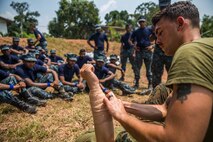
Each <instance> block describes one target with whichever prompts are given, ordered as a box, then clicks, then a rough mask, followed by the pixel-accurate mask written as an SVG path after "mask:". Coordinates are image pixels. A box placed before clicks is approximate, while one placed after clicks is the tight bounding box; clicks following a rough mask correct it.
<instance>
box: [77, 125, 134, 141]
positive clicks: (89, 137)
mask: <svg viewBox="0 0 213 142" xmlns="http://www.w3.org/2000/svg"><path fill="white" fill-rule="evenodd" d="M114 135H115V136H117V137H116V138H115V142H137V141H136V140H135V139H134V138H133V137H132V136H130V135H128V133H127V132H126V131H125V130H124V128H123V127H116V128H115V129H114ZM75 142H96V136H95V130H94V129H90V130H88V131H87V132H85V133H83V134H82V135H80V136H79V137H78V138H77V139H76V141H75Z"/></svg>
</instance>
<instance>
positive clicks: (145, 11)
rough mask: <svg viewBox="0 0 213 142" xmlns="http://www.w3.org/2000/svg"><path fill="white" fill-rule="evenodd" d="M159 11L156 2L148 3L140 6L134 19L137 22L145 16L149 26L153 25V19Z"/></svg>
mask: <svg viewBox="0 0 213 142" xmlns="http://www.w3.org/2000/svg"><path fill="white" fill-rule="evenodd" d="M158 11H159V7H158V5H157V4H155V3H154V2H146V3H142V4H140V5H139V6H138V7H136V9H135V12H134V18H135V20H138V18H139V17H140V16H145V18H146V20H147V25H151V24H152V23H151V20H152V17H153V16H154V15H155V13H157V12H158Z"/></svg>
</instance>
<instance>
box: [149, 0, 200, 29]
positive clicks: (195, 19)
mask: <svg viewBox="0 0 213 142" xmlns="http://www.w3.org/2000/svg"><path fill="white" fill-rule="evenodd" d="M178 16H182V17H184V18H185V19H189V20H190V21H191V24H192V27H195V28H200V25H199V24H200V18H199V11H198V9H197V7H196V6H195V5H194V4H192V3H191V2H190V1H179V2H176V3H173V4H172V5H169V6H167V7H166V8H165V9H163V10H162V11H160V12H158V13H157V14H156V15H155V16H154V17H153V18H152V24H153V25H154V26H155V25H156V24H157V23H158V22H159V21H160V20H161V19H162V18H166V19H169V20H171V21H175V20H176V19H177V18H178Z"/></svg>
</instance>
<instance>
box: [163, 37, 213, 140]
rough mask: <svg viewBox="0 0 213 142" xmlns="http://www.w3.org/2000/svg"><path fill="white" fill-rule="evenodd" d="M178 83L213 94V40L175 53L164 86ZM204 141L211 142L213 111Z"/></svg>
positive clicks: (202, 41)
mask: <svg viewBox="0 0 213 142" xmlns="http://www.w3.org/2000/svg"><path fill="white" fill-rule="evenodd" d="M180 83H190V84H195V85H199V86H202V87H205V88H207V89H209V90H210V91H212V92H213V38H201V39H198V40H195V41H193V42H191V43H188V44H184V45H182V46H181V47H180V48H179V49H178V50H177V51H176V53H175V55H174V58H173V61H172V65H171V67H170V70H169V73H168V80H167V82H166V85H167V86H172V85H173V84H180ZM210 133H212V135H211V134H210ZM204 141H213V110H212V115H211V119H210V123H209V128H208V131H207V134H206V137H205V140H204Z"/></svg>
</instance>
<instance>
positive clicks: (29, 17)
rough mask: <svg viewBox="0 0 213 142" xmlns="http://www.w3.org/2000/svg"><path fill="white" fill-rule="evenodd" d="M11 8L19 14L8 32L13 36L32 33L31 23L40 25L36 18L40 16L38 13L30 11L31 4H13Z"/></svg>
mask: <svg viewBox="0 0 213 142" xmlns="http://www.w3.org/2000/svg"><path fill="white" fill-rule="evenodd" d="M10 6H11V7H12V8H13V9H14V10H15V11H16V12H17V14H18V15H16V16H15V17H14V22H13V23H12V24H11V25H10V26H9V28H8V31H9V35H11V36H18V35H20V36H22V35H23V32H26V33H29V32H30V28H29V27H30V23H38V20H37V19H36V17H39V16H40V14H39V13H38V11H33V12H30V11H29V4H28V3H26V2H22V3H19V2H12V3H11V4H10Z"/></svg>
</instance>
